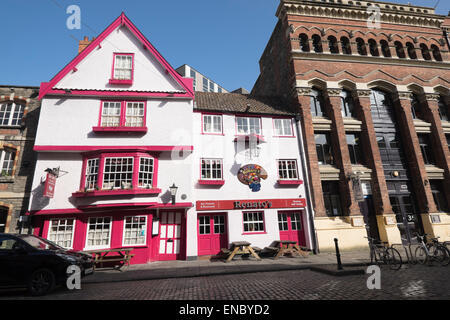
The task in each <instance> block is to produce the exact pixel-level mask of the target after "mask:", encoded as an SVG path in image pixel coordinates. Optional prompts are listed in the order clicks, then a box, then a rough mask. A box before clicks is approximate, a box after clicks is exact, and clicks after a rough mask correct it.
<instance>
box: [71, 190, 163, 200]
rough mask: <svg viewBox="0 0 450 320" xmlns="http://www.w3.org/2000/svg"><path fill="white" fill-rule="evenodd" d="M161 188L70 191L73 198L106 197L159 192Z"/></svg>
mask: <svg viewBox="0 0 450 320" xmlns="http://www.w3.org/2000/svg"><path fill="white" fill-rule="evenodd" d="M161 192H162V190H161V189H158V188H152V189H145V188H140V189H113V190H93V191H86V192H82V191H77V192H74V193H72V197H74V198H89V197H107V196H120V195H136V194H160V193H161Z"/></svg>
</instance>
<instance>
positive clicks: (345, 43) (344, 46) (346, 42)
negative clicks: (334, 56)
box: [341, 37, 352, 54]
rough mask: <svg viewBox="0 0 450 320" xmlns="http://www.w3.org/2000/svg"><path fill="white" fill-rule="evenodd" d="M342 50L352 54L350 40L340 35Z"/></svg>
mask: <svg viewBox="0 0 450 320" xmlns="http://www.w3.org/2000/svg"><path fill="white" fill-rule="evenodd" d="M341 45H342V52H343V53H344V54H352V47H351V46H350V40H348V38H347V37H341Z"/></svg>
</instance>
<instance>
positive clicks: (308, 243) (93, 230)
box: [28, 14, 313, 263]
mask: <svg viewBox="0 0 450 320" xmlns="http://www.w3.org/2000/svg"><path fill="white" fill-rule="evenodd" d="M40 99H41V100H42V106H41V113H40V120H39V125H38V131H37V136H36V141H35V147H34V150H35V151H36V152H37V153H38V161H37V164H36V170H35V174H34V178H33V185H32V197H31V201H30V208H29V213H28V214H29V215H30V216H31V221H32V225H33V227H34V234H36V235H39V236H42V237H44V238H47V239H49V240H52V241H54V242H56V243H57V244H59V245H61V246H63V247H65V248H68V249H72V250H76V251H81V250H83V251H91V250H105V249H119V248H125V249H127V248H128V249H131V248H132V254H133V255H134V256H133V258H132V261H131V262H132V263H146V262H149V261H155V260H173V259H181V260H185V259H195V258H196V257H198V256H202V255H215V254H217V253H219V251H220V248H223V247H228V246H229V244H230V243H231V242H233V241H241V240H246V241H248V242H251V243H252V245H255V246H259V247H265V246H269V245H270V243H271V242H272V241H273V240H277V239H281V240H283V239H288V240H294V241H296V242H298V243H299V244H300V245H302V246H304V247H307V248H312V247H313V245H312V242H313V240H312V236H313V234H312V233H311V232H310V230H312V226H311V225H310V223H309V221H311V219H310V218H311V214H312V213H311V212H308V210H307V208H309V206H308V204H307V201H306V198H307V197H306V192H307V190H306V189H305V183H304V175H305V168H304V166H303V159H302V158H301V152H300V148H299V145H302V143H301V137H300V136H298V133H299V131H298V130H297V128H298V123H297V121H296V120H295V117H294V114H293V113H292V112H289V111H286V110H284V108H283V105H282V104H280V103H278V102H277V103H273V102H266V101H264V100H261V99H253V98H249V97H247V96H245V95H240V94H219V93H197V95H196V96H195V95H194V92H193V86H192V79H189V78H183V77H181V76H180V75H179V74H178V73H177V72H175V70H174V69H173V68H172V67H171V66H170V65H169V63H168V62H167V61H166V60H165V59H164V58H163V57H162V56H161V55H160V54H159V52H158V51H157V50H156V49H155V48H154V47H153V46H152V44H151V43H150V42H149V41H148V40H147V39H146V38H145V37H144V36H143V35H142V33H141V32H140V31H139V30H138V29H137V28H136V27H135V26H134V25H133V23H132V22H131V21H130V20H129V19H128V18H127V17H126V16H125V14H121V15H120V16H119V17H118V18H117V19H116V20H115V21H114V22H113V23H112V24H111V25H110V26H108V27H107V28H106V29H105V30H104V31H103V32H102V33H101V34H100V35H99V36H98V37H97V38H95V39H94V40H93V41H92V42H91V43H90V44H89V45H88V46H87V47H86V48H85V49H84V50H82V51H81V52H80V53H79V54H78V55H77V56H76V57H75V58H74V59H73V60H72V61H71V62H70V63H69V64H67V65H66V66H65V67H64V68H63V69H62V70H61V71H60V72H59V73H58V74H57V75H56V76H55V77H54V78H53V79H52V80H50V82H47V83H42V84H41V89H40ZM55 177H56V180H55V179H54V178H55ZM171 186H176V187H177V191H176V196H175V197H173V196H172V195H171V188H170V187H171Z"/></svg>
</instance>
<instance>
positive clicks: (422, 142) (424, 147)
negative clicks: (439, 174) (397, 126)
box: [418, 134, 435, 164]
mask: <svg viewBox="0 0 450 320" xmlns="http://www.w3.org/2000/svg"><path fill="white" fill-rule="evenodd" d="M418 137H419V146H420V150H421V151H422V157H423V162H424V163H425V164H435V163H434V157H433V152H432V147H431V143H430V137H429V135H427V134H419V135H418Z"/></svg>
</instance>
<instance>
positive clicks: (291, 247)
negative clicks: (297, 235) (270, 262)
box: [266, 240, 308, 259]
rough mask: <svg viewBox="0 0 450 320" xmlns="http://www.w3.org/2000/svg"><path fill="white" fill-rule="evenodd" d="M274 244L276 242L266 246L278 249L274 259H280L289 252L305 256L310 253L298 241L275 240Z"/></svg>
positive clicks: (270, 248)
mask: <svg viewBox="0 0 450 320" xmlns="http://www.w3.org/2000/svg"><path fill="white" fill-rule="evenodd" d="M273 244H274V246H273V247H266V248H268V249H269V250H274V249H275V250H277V251H278V252H277V254H276V255H275V257H274V259H278V258H279V257H282V256H284V255H287V254H290V255H299V256H303V257H307V256H308V253H307V252H305V251H303V250H302V249H301V248H300V246H299V245H298V244H297V242H296V241H288V240H275V241H274V242H273Z"/></svg>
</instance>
